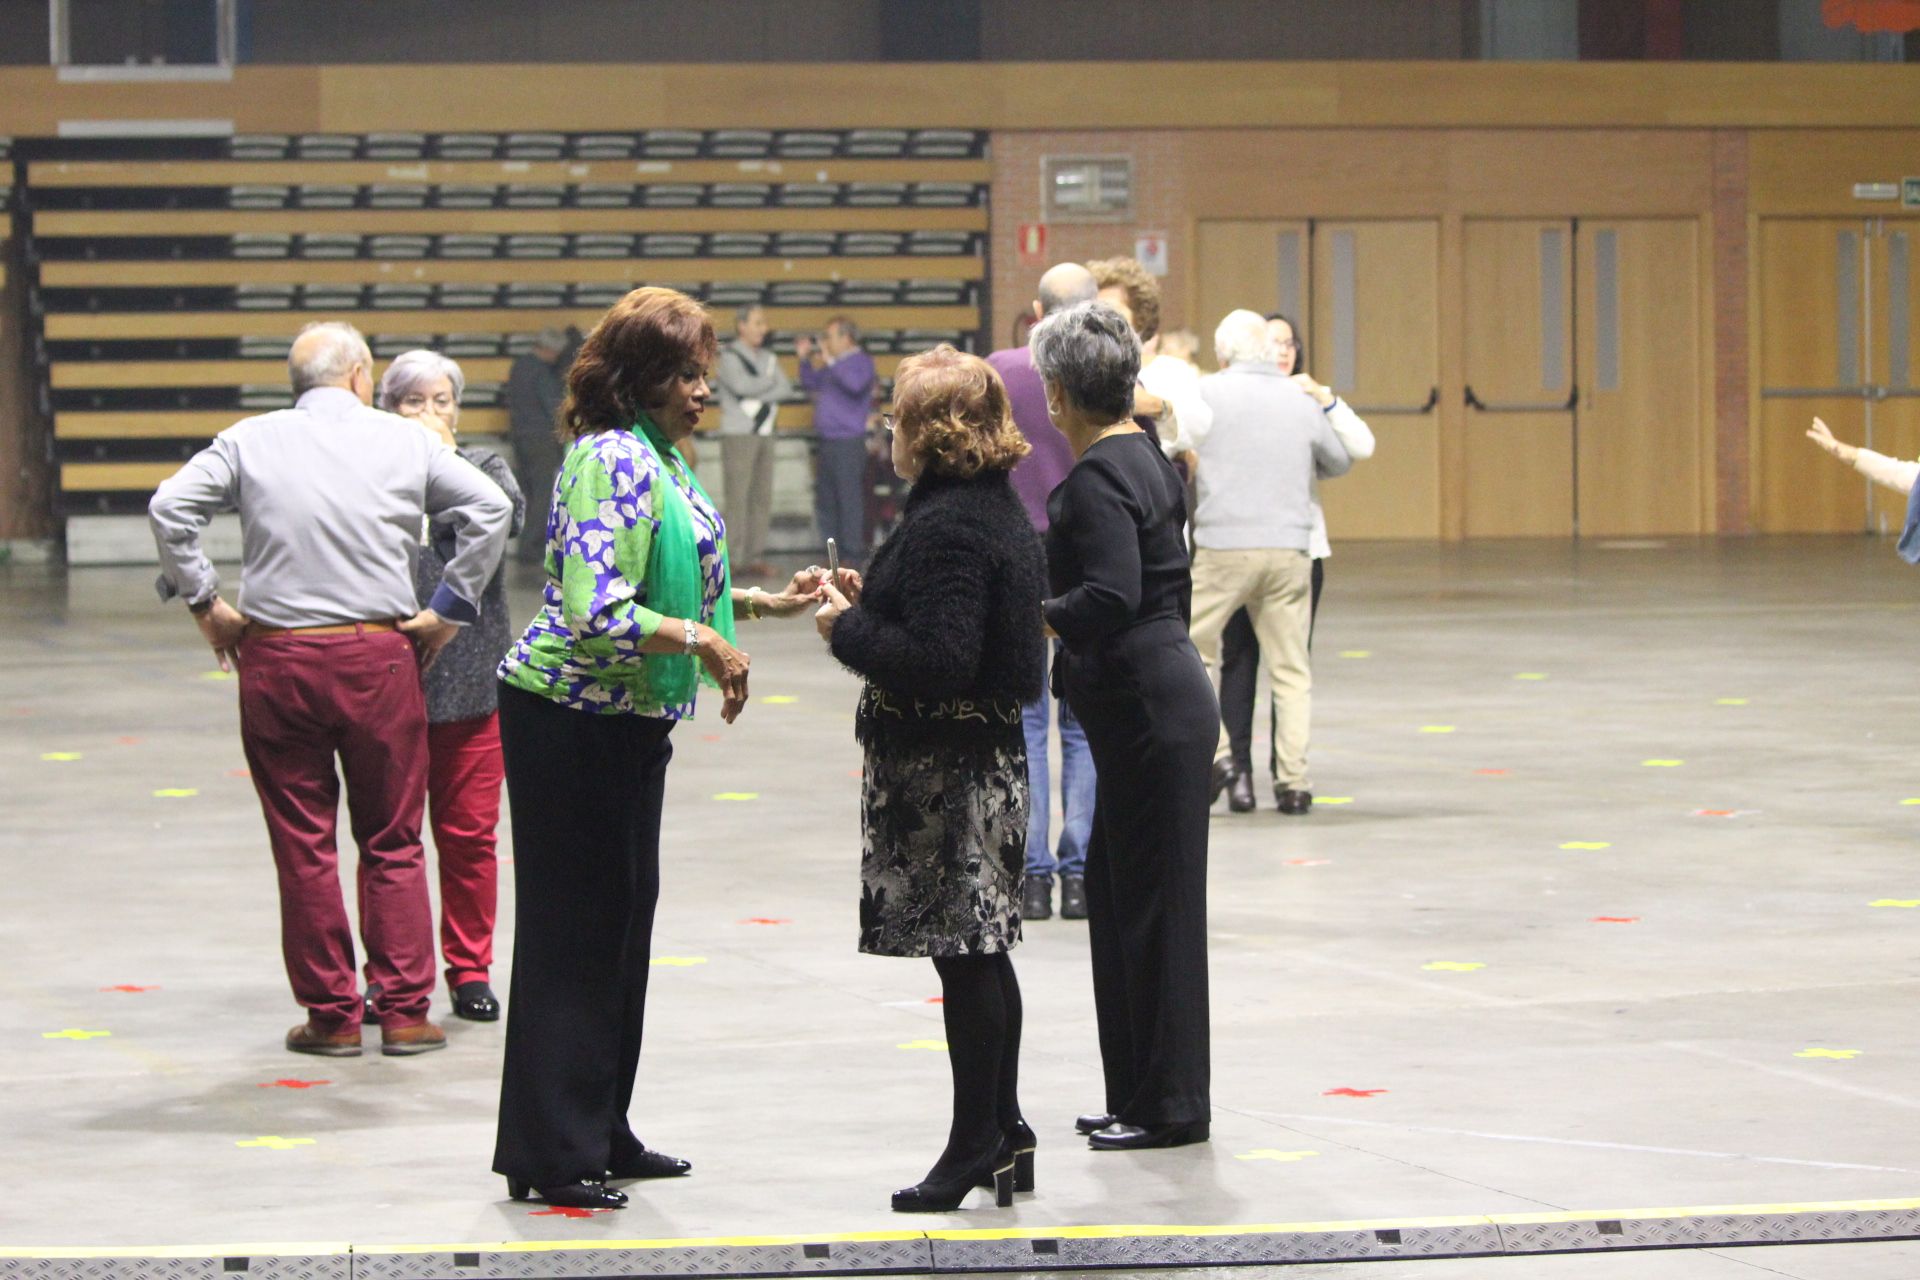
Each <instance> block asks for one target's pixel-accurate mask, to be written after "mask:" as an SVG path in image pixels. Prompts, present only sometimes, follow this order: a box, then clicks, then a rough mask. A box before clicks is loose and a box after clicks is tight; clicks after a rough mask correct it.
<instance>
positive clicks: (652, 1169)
mask: <svg viewBox="0 0 1920 1280" xmlns="http://www.w3.org/2000/svg"><path fill="white" fill-rule="evenodd" d="M692 1172H693V1161H691V1160H682V1159H680V1158H679V1157H678V1156H670V1155H668V1154H667V1153H666V1152H664V1151H642V1152H641V1153H640V1154H639V1155H637V1156H634V1157H633V1158H632V1159H630V1160H623V1161H621V1162H620V1164H619V1165H618V1167H616V1168H612V1169H609V1170H607V1180H608V1181H610V1182H624V1181H626V1180H628V1179H630V1178H684V1177H686V1176H687V1175H688V1174H690V1173H692Z"/></svg>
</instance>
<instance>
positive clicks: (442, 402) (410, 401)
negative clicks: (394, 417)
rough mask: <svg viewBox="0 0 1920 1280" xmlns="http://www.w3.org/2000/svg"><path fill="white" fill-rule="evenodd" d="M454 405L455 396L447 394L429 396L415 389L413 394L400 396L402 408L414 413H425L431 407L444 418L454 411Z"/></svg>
mask: <svg viewBox="0 0 1920 1280" xmlns="http://www.w3.org/2000/svg"><path fill="white" fill-rule="evenodd" d="M453 406H454V399H453V397H452V396H451V395H446V394H441V395H435V396H429V395H426V394H424V393H422V392H418V391H415V392H413V393H412V394H411V395H404V396H401V397H400V408H401V410H402V411H411V412H413V413H425V412H426V411H427V410H429V409H431V410H433V412H434V413H436V414H438V415H439V416H440V417H443V418H444V417H446V416H447V415H448V414H450V413H452V412H453Z"/></svg>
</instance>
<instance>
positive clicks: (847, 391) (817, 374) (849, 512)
mask: <svg viewBox="0 0 1920 1280" xmlns="http://www.w3.org/2000/svg"><path fill="white" fill-rule="evenodd" d="M793 352H794V354H795V355H797V356H799V357H800V385H801V387H803V388H804V389H805V390H806V392H807V394H809V395H811V396H812V397H813V430H814V434H815V435H817V436H818V437H819V438H820V452H819V455H818V459H817V461H816V463H815V466H814V480H813V510H814V518H815V519H816V520H817V521H818V522H819V524H820V536H821V537H823V538H832V539H833V540H834V541H835V542H837V543H838V544H839V546H840V563H841V564H843V565H845V566H846V567H848V568H850V569H858V568H859V567H861V566H862V565H864V564H865V563H866V561H867V546H866V543H867V532H866V531H867V415H868V414H870V413H871V412H873V384H874V382H875V380H876V379H875V374H874V368H873V357H872V356H870V355H868V354H867V353H866V352H864V351H862V350H861V349H860V328H859V326H858V325H856V324H854V322H853V321H852V319H851V318H849V317H847V316H835V317H834V318H833V319H831V320H829V321H827V327H826V329H825V331H824V332H823V333H822V335H821V339H820V345H819V346H815V345H814V343H813V339H811V338H809V337H807V336H805V335H804V334H803V335H802V336H801V337H800V338H799V339H798V340H797V341H796V342H795V343H794V344H793ZM1043 410H1044V406H1043ZM1063 474H1064V473H1063Z"/></svg>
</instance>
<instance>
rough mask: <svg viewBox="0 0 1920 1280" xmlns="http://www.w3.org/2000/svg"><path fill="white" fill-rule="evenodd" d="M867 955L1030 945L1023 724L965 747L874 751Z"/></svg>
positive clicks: (864, 905)
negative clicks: (1026, 940) (1024, 937)
mask: <svg viewBox="0 0 1920 1280" xmlns="http://www.w3.org/2000/svg"><path fill="white" fill-rule="evenodd" d="M861 802H862V803H861V815H860V829H861V836H862V840H863V847H862V851H861V856H860V880H861V884H862V892H861V895H860V950H862V951H865V952H868V953H870V954H872V955H879V956H968V955H990V954H992V953H994V952H996V951H1011V950H1012V949H1013V948H1014V945H1015V944H1016V943H1018V942H1019V941H1020V874H1021V871H1022V870H1023V869H1024V867H1025V864H1026V851H1027V813H1028V805H1029V797H1028V793H1027V745H1026V740H1025V738H1024V737H1022V736H1021V734H1020V731H1019V729H1018V727H1017V726H1016V727H1015V728H1014V730H1013V732H1012V733H1011V735H1008V736H1005V737H1003V738H1002V739H1001V741H999V742H995V743H991V744H985V745H982V744H969V745H968V746H967V747H966V748H964V749H952V748H945V747H941V746H937V745H916V746H914V747H911V748H908V749H904V750H903V749H899V748H895V749H893V750H887V751H882V750H878V749H876V748H874V747H871V746H870V747H868V749H867V758H866V768H865V769H864V770H863V772H862V782H861Z"/></svg>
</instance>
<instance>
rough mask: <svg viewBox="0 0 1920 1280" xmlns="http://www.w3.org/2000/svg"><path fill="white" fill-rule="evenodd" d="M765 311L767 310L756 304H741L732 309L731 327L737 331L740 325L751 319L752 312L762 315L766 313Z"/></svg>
mask: <svg viewBox="0 0 1920 1280" xmlns="http://www.w3.org/2000/svg"><path fill="white" fill-rule="evenodd" d="M766 309H767V308H766V307H765V306H764V305H763V304H761V303H758V302H748V303H743V304H742V305H740V306H739V307H736V308H735V309H734V312H733V327H734V328H736V329H738V328H739V327H740V326H741V325H743V324H745V323H746V322H747V321H749V320H751V319H753V313H754V312H756V311H758V312H761V313H763V314H764V313H765V312H766Z"/></svg>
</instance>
